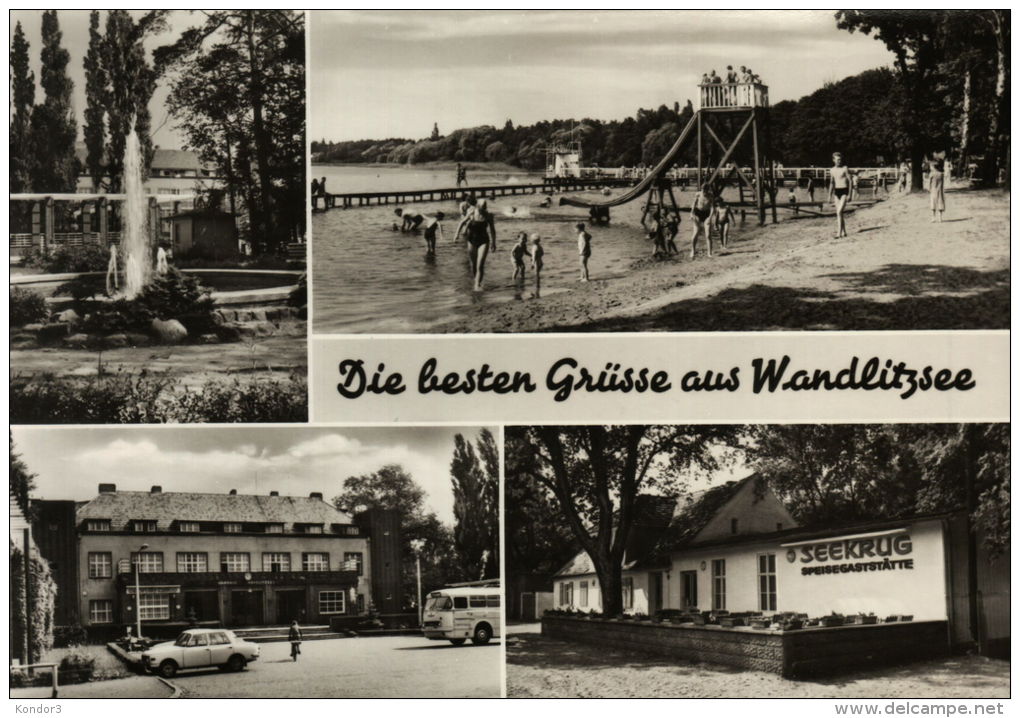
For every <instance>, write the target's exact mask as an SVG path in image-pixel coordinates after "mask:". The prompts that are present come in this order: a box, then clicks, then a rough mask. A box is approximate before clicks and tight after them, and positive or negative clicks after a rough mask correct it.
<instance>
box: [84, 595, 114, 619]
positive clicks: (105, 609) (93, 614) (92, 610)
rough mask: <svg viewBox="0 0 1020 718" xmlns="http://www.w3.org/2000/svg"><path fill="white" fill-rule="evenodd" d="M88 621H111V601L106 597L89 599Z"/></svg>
mask: <svg viewBox="0 0 1020 718" xmlns="http://www.w3.org/2000/svg"><path fill="white" fill-rule="evenodd" d="M89 621H90V622H92V623H113V601H111V600H110V599H108V598H104V599H100V600H98V601H89Z"/></svg>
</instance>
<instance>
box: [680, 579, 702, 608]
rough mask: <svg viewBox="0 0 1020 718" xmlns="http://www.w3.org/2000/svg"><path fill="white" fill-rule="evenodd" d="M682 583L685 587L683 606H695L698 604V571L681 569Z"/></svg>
mask: <svg viewBox="0 0 1020 718" xmlns="http://www.w3.org/2000/svg"><path fill="white" fill-rule="evenodd" d="M680 584H681V586H682V588H683V597H684V603H683V608H693V607H695V606H697V605H698V572H697V571H681V572H680Z"/></svg>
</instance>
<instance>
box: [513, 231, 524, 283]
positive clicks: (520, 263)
mask: <svg viewBox="0 0 1020 718" xmlns="http://www.w3.org/2000/svg"><path fill="white" fill-rule="evenodd" d="M527 253H528V235H527V233H526V232H521V233H520V234H518V235H517V244H515V245H514V248H513V249H511V250H510V260H511V261H512V262H513V264H514V278H513V280H514V281H515V282H516V281H518V280H519V281H520V282H521V283H522V284H523V283H524V255H526V254H527Z"/></svg>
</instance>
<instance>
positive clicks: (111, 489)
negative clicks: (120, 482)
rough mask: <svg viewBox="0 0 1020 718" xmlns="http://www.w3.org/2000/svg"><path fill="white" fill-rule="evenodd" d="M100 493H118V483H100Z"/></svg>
mask: <svg viewBox="0 0 1020 718" xmlns="http://www.w3.org/2000/svg"><path fill="white" fill-rule="evenodd" d="M99 493H101V494H115V493H117V484H100V485H99Z"/></svg>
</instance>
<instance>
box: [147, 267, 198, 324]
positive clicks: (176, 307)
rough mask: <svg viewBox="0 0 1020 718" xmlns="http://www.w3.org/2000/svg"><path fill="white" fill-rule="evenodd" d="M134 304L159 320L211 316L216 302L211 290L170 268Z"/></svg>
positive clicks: (155, 279)
mask: <svg viewBox="0 0 1020 718" xmlns="http://www.w3.org/2000/svg"><path fill="white" fill-rule="evenodd" d="M134 301H135V302H136V303H137V304H138V305H139V306H141V307H144V308H146V309H148V310H149V311H150V312H151V313H152V315H153V316H154V317H157V318H159V319H164V320H165V319H178V318H179V317H185V316H200V315H203V314H205V315H211V314H212V311H213V300H212V297H210V296H209V290H208V289H205V288H204V287H202V285H200V284H199V283H198V279H196V278H195V277H192V276H189V275H187V274H184V273H182V272H180V271H178V270H177V269H175V268H173V267H171V268H170V271H168V272H167V273H166V274H159V275H156V276H155V277H153V279H152V281H151V282H149V283H148V284H146V285H145V287H144V288H143V289H142V291H141V292H140V293H139V295H138V296H137V297H136V298H135V299H134Z"/></svg>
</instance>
